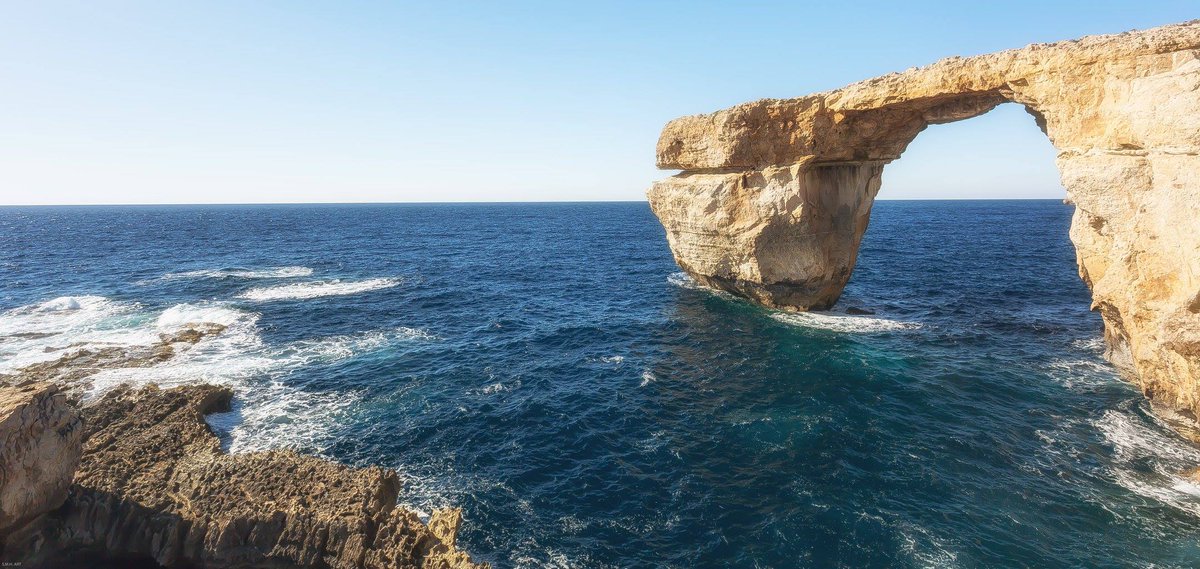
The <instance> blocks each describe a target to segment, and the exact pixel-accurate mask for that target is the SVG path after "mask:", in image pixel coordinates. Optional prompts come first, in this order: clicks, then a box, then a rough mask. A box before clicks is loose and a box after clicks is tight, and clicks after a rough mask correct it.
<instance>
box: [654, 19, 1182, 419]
mask: <svg viewBox="0 0 1200 569" xmlns="http://www.w3.org/2000/svg"><path fill="white" fill-rule="evenodd" d="M1006 102H1014V103H1017V104H1020V105H1023V106H1024V107H1025V109H1026V110H1027V111H1028V112H1029V114H1031V115H1032V116H1033V118H1034V120H1035V121H1036V122H1037V124H1038V126H1039V127H1040V128H1041V129H1042V131H1043V132H1045V133H1046V136H1048V137H1049V139H1050V141H1051V143H1053V145H1054V147H1055V148H1056V149H1057V152H1058V155H1057V160H1056V161H1057V165H1058V169H1059V172H1060V173H1061V175H1062V182H1063V185H1064V186H1065V187H1066V190H1067V196H1068V200H1069V201H1070V202H1072V203H1074V204H1075V213H1074V217H1073V219H1072V223H1071V231H1070V236H1071V240H1072V241H1073V242H1074V244H1075V250H1076V255H1077V260H1078V264H1079V274H1080V276H1081V277H1082V278H1083V280H1084V281H1085V282H1086V283H1087V285H1088V286H1089V287H1090V288H1091V291H1092V298H1093V305H1092V306H1093V308H1094V309H1095V310H1098V311H1099V312H1100V314H1101V315H1102V316H1103V319H1104V326H1105V337H1106V341H1107V346H1108V356H1109V359H1110V360H1111V361H1113V362H1114V363H1115V364H1116V365H1117V366H1118V367H1119V368H1120V369H1121V370H1122V371H1123V372H1125V373H1126V374H1127V375H1129V376H1130V377H1131V378H1133V379H1134V380H1135V381H1136V382H1137V383H1138V384H1139V385H1140V386H1141V387H1142V389H1143V391H1144V392H1145V393H1146V394H1147V395H1148V396H1150V398H1151V399H1152V400H1153V401H1154V402H1155V403H1157V404H1162V405H1164V406H1166V407H1169V408H1171V409H1174V410H1176V411H1179V412H1181V413H1182V414H1183V415H1185V416H1188V417H1190V418H1191V419H1193V420H1195V418H1196V417H1198V416H1200V20H1198V21H1192V22H1188V23H1184V24H1178V25H1172V26H1165V27H1160V28H1154V29H1150V30H1144V31H1135V32H1127V33H1122V34H1116V35H1106V36H1091V37H1085V38H1082V39H1078V40H1072V41H1064V42H1058V43H1052V44H1037V45H1030V46H1028V47H1025V48H1021V49H1015V50H1010V51H1003V52H998V53H993V54H988V55H981V56H976V57H967V58H960V57H954V58H949V59H945V60H942V61H939V62H937V63H934V64H932V65H929V66H927V67H921V68H915V69H910V70H907V71H904V72H902V73H893V74H891V75H886V76H883V77H878V78H875V79H869V80H866V81H863V82H860V83H855V84H853V85H849V86H847V87H844V88H841V89H837V90H834V91H828V92H824V93H817V94H813V95H808V96H805V97H800V98H796V99H782V100H781V99H766V100H760V101H755V102H751V103H745V104H742V105H738V106H735V107H731V108H729V109H725V110H722V111H717V112H715V113H711V114H705V115H695V116H688V117H683V118H680V119H676V120H674V121H671V122H670V123H668V124H667V125H666V127H665V128H664V129H663V132H662V135H661V137H660V138H659V141H658V148H657V154H658V166H659V167H660V168H663V169H672V170H682V172H681V173H679V174H678V175H675V176H672V177H670V178H667V179H665V180H662V181H659V182H657V183H655V184H654V185H653V187H651V188H650V190H649V191H648V197H649V199H650V205H651V208H652V209H653V210H654V213H655V215H657V216H658V218H659V220H660V221H661V222H662V224H663V226H664V228H665V229H666V234H667V240H668V243H669V244H670V247H671V251H672V252H673V253H674V256H675V260H676V261H677V262H678V263H679V265H680V266H681V267H682V268H683V269H684V270H685V271H686V272H687V273H688V274H689V275H690V276H691V277H692V278H694V279H695V280H697V281H699V282H701V283H704V284H706V285H708V286H711V287H714V288H718V289H722V290H726V291H729V292H732V293H734V294H738V295H741V296H744V297H747V298H750V299H752V300H754V301H756V302H759V303H761V304H763V305H766V306H769V307H775V308H783V309H791V310H816V309H825V308H829V307H831V306H832V305H833V304H834V303H835V302H836V301H837V299H838V297H839V295H840V294H841V291H842V288H843V287H844V286H845V285H846V282H847V280H848V279H849V278H850V273H851V271H852V269H853V268H854V263H855V259H856V256H857V254H858V247H859V243H860V242H861V240H862V236H863V233H864V232H865V231H866V229H867V223H868V220H869V217H870V213H871V205H872V203H873V202H874V199H875V196H876V193H877V192H878V191H879V188H880V184H881V179H882V173H883V169H884V166H885V165H886V164H887V163H888V162H891V161H892V160H895V159H897V158H899V157H900V155H901V154H902V153H903V152H904V149H905V148H906V147H907V146H908V144H909V143H910V142H912V140H913V139H914V138H915V137H916V136H917V135H918V134H919V133H920V132H921V131H922V130H924V129H925V128H926V127H927V126H929V125H932V124H940V123H948V122H953V121H959V120H964V119H969V118H971V117H975V116H978V115H981V114H983V113H986V112H988V111H990V110H991V109H993V108H994V107H996V106H997V105H1000V104H1002V103H1006Z"/></svg>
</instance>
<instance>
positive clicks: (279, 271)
mask: <svg viewBox="0 0 1200 569" xmlns="http://www.w3.org/2000/svg"><path fill="white" fill-rule="evenodd" d="M312 274H313V270H312V268H310V267H300V266H288V267H267V268H262V269H201V270H197V271H183V272H179V273H167V274H165V275H163V276H161V277H158V278H157V279H150V280H146V281H139V283H138V284H146V283H149V282H153V281H173V280H184V279H224V278H238V279H284V278H292V277H307V276H310V275H312Z"/></svg>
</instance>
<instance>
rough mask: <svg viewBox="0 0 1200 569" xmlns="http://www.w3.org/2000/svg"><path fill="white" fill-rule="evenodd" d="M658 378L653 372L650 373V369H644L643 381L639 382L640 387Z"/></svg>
mask: <svg viewBox="0 0 1200 569" xmlns="http://www.w3.org/2000/svg"><path fill="white" fill-rule="evenodd" d="M657 379H658V378H657V377H654V374H653V373H650V370H646V371H643V372H642V382H641V383H639V384H638V387H646V386H647V385H650V382H652V381H655V380H657Z"/></svg>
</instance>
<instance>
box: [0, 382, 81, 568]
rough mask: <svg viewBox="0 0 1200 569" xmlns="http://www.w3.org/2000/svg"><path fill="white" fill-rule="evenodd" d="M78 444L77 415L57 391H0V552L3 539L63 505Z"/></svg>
mask: <svg viewBox="0 0 1200 569" xmlns="http://www.w3.org/2000/svg"><path fill="white" fill-rule="evenodd" d="M82 440H83V428H82V425H81V423H80V419H79V413H78V412H77V411H76V410H75V408H74V407H72V406H71V405H70V404H69V403H68V402H67V399H66V398H65V397H64V396H63V395H62V394H61V393H59V391H58V388H57V387H55V386H53V385H51V384H48V383H27V384H23V385H19V386H15V387H9V388H2V389H0V548H2V547H3V538H4V536H6V535H9V534H10V533H12V532H13V531H15V530H17V529H18V528H20V527H21V526H23V525H25V524H26V523H29V522H30V521H32V520H34V519H35V518H37V517H38V516H41V515H42V514H45V513H46V512H49V511H50V510H53V509H54V508H57V507H58V506H59V505H61V504H62V503H63V501H64V500H66V498H67V488H68V487H69V486H70V485H71V477H72V476H73V475H74V474H75V467H76V465H78V464H79V455H80V452H81V451H82V450H83V447H82V444H81V443H82ZM0 550H2V549H0Z"/></svg>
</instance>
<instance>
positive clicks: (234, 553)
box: [5, 385, 482, 569]
mask: <svg viewBox="0 0 1200 569" xmlns="http://www.w3.org/2000/svg"><path fill="white" fill-rule="evenodd" d="M231 396H232V393H231V392H230V391H229V389H228V388H225V387H215V386H210V385H197V386H187V387H180V388H175V389H170V390H160V389H158V388H157V387H154V386H150V387H147V388H144V389H141V390H135V389H133V388H131V387H128V386H126V387H120V388H117V389H115V390H113V391H112V392H110V393H108V394H107V395H105V396H104V397H102V398H101V399H100V400H99V401H97V402H96V403H94V404H93V405H90V406H89V407H87V408H85V410H84V416H85V421H86V435H87V442H86V443H85V445H84V453H83V458H82V460H81V461H80V463H79V468H78V471H77V472H76V474H75V478H74V484H73V485H72V486H71V489H70V493H69V496H67V499H66V502H65V503H64V504H63V505H62V507H61V508H59V509H58V510H57V511H56V512H55V513H54V514H53V515H52V516H49V517H47V518H44V519H43V520H42V522H41V525H40V526H39V527H37V528H35V530H36V531H30V532H26V535H25V536H23V537H20V539H19V540H18V541H16V542H15V543H9V544H8V547H7V549H6V550H5V556H6V560H13V561H21V562H25V563H35V564H36V563H49V564H54V563H63V562H64V559H65V560H69V561H70V562H75V563H78V562H80V560H81V559H82V560H86V559H89V556H91V557H90V558H91V559H94V560H100V559H109V560H111V559H125V560H139V559H140V560H147V559H153V560H154V561H155V562H157V563H159V564H161V565H164V566H167V567H333V568H347V569H349V568H359V567H366V568H372V567H380V568H382V567H429V568H432V567H438V568H458V567H480V566H482V565H477V564H475V563H473V562H472V561H471V560H470V558H469V557H468V555H467V554H466V553H463V552H461V551H459V550H458V549H456V548H455V537H456V535H457V529H458V523H459V520H460V519H461V517H460V513H459V512H458V511H457V510H448V511H438V512H436V513H435V514H434V516H433V518H432V519H431V522H430V525H428V526H427V525H426V524H424V523H422V522H421V520H420V519H419V518H418V517H417V515H416V514H415V513H413V512H411V511H408V510H406V509H403V508H399V507H397V506H396V499H397V494H398V492H399V490H400V487H401V484H400V480H399V478H398V477H397V475H396V473H395V472H394V471H391V470H386V469H382V468H374V467H372V468H350V467H347V466H344V465H340V464H336V463H332V462H329V461H325V460H321V459H318V458H314V457H308V456H303V455H299V454H296V453H294V452H290V451H271V452H259V453H249V454H238V455H228V454H224V453H223V452H222V451H221V449H220V443H219V441H218V439H217V437H216V436H215V435H214V434H213V433H212V432H211V431H210V430H209V428H208V426H207V425H206V424H205V423H204V420H203V415H204V414H206V413H210V412H214V411H220V410H224V409H226V408H227V407H228V405H229V401H230V397H231Z"/></svg>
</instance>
